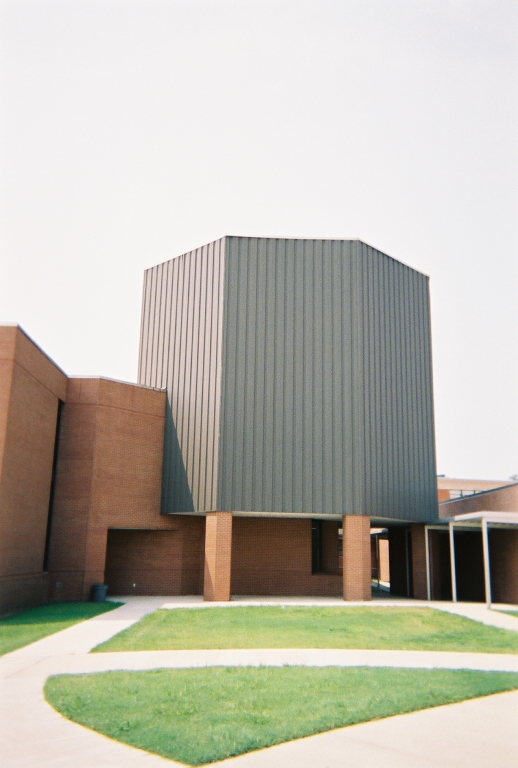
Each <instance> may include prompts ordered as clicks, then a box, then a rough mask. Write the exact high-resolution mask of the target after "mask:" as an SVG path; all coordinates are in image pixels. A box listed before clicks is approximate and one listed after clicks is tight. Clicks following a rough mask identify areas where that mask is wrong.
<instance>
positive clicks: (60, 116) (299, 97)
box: [0, 0, 518, 479]
mask: <svg viewBox="0 0 518 768" xmlns="http://www.w3.org/2000/svg"><path fill="white" fill-rule="evenodd" d="M517 73H518V2H516V0H419V2H416V1H415V0H391V2H387V0H338V1H336V2H335V1H334V0H310V1H308V0H293V1H292V0H272V1H270V0H259V1H257V0H181V1H180V2H178V0H163V1H162V0H141V1H139V2H135V1H134V0H37V1H34V0H9V1H6V0H2V1H1V2H0V163H1V167H0V178H1V182H0V321H5V322H15V323H19V324H20V325H21V326H22V327H23V328H24V330H25V331H26V332H27V333H28V334H29V335H30V336H31V337H32V338H33V339H34V340H35V341H36V342H37V343H38V344H39V345H40V346H41V347H42V348H43V349H44V350H45V351H46V352H47V353H48V354H49V356H50V357H51V358H52V359H54V360H55V361H56V362H57V363H58V364H59V365H60V366H61V368H63V370H64V371H65V372H66V373H67V374H70V375H102V376H108V377H111V378H115V379H122V380H127V381H136V376H137V362H138V344H139V330H140V309H141V300H142V279H143V271H144V269H146V268H148V267H150V266H153V265H154V264H157V263H159V262H161V261H165V260H166V259H170V258H172V257H174V256H176V255H179V254H181V253H183V252H185V251H187V250H189V249H191V248H195V247H197V246H199V245H203V244H204V243H206V242H209V241H211V240H214V239H216V238H218V237H220V236H222V235H225V234H235V235H251V236H254V235H255V236H265V237H283V236H287V237H315V238H320V237H324V238H340V239H341V238H360V239H362V240H364V241H365V242H367V243H370V244H371V245H374V246H375V247H376V248H378V249H379V250H381V251H384V252H385V253H388V254H389V255H391V256H393V257H394V258H396V259H399V260H401V261H403V262H405V263H406V264H408V265H410V266H411V267H414V268H415V269H418V270H420V271H422V272H425V273H426V274H428V275H429V276H430V290H431V302H432V339H433V348H434V351H433V364H434V390H435V417H436V441H437V471H438V472H439V473H441V474H446V475H447V476H449V477H462V478H481V479H507V478H508V477H510V476H511V475H514V474H515V473H518V256H517V242H518V215H517V214H518V151H517V150H518V146H517V145H518V87H517V86H518V83H517Z"/></svg>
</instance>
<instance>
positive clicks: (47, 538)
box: [43, 400, 64, 571]
mask: <svg viewBox="0 0 518 768" xmlns="http://www.w3.org/2000/svg"><path fill="white" fill-rule="evenodd" d="M63 405H64V403H63V401H62V400H60V401H59V402H58V413H57V419H56V435H55V437H54V458H53V460H52V478H51V481H50V494H49V510H48V513H47V534H46V536H45V552H44V554H43V570H44V571H48V569H49V550H50V536H51V532H52V507H53V506H54V491H55V488H56V469H57V463H58V445H59V429H60V427H61V412H62V410H63Z"/></svg>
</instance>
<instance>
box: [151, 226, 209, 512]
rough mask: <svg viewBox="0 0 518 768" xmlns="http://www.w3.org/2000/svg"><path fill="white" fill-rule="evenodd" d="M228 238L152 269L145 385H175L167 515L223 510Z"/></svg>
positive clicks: (165, 486)
mask: <svg viewBox="0 0 518 768" xmlns="http://www.w3.org/2000/svg"><path fill="white" fill-rule="evenodd" d="M223 279H224V239H223V240H217V241H216V242H214V243H210V244H209V245H206V246H204V247H203V248H198V249H197V250H195V251H191V252H189V253H186V254H183V255H182V256H178V257H176V258H174V259H171V260H170V261H167V262H165V263H163V264H159V265H158V266H156V267H153V268H151V269H148V270H146V272H145V274H144V290H143V309H142V324H141V344H140V357H139V383H140V384H146V385H148V386H152V387H160V388H165V389H167V394H168V398H167V414H166V429H165V439H164V467H163V479H162V512H163V513H169V512H190V511H205V510H210V509H216V508H217V507H216V502H217V466H218V435H219V410H220V409H219V403H220V392H221V382H220V377H221V342H222V317H223Z"/></svg>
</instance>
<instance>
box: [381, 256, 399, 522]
mask: <svg viewBox="0 0 518 768" xmlns="http://www.w3.org/2000/svg"><path fill="white" fill-rule="evenodd" d="M384 261H385V262H386V265H387V293H388V295H387V299H388V318H387V320H388V322H387V329H388V349H389V366H388V370H389V378H388V381H387V407H388V413H389V420H390V443H389V450H388V451H387V459H388V460H387V478H386V483H387V485H386V490H385V493H386V496H387V503H388V508H389V514H390V516H391V517H392V516H393V515H394V490H393V484H394V469H395V466H394V464H395V462H394V459H395V452H396V438H397V433H396V414H395V413H394V405H395V403H394V385H395V383H396V381H395V370H394V362H395V352H394V297H393V278H394V264H393V261H392V259H388V258H387V257H385V258H384Z"/></svg>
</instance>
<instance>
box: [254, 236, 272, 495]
mask: <svg viewBox="0 0 518 768" xmlns="http://www.w3.org/2000/svg"><path fill="white" fill-rule="evenodd" d="M256 242H257V269H258V272H257V274H258V281H257V282H258V302H257V308H256V311H258V313H259V314H257V315H256V325H257V328H260V331H261V332H260V333H259V334H258V336H257V338H256V345H257V347H256V370H257V371H258V373H257V376H256V384H257V386H256V401H255V404H256V411H255V414H254V431H255V432H256V436H257V439H256V440H255V449H256V453H255V463H254V469H255V470H256V469H257V468H258V469H259V472H257V471H255V472H254V480H255V483H254V487H253V497H252V503H253V505H254V508H257V507H258V508H259V509H262V506H263V501H264V488H265V482H264V477H265V451H264V440H265V411H266V375H267V374H266V370H265V368H266V366H265V360H266V349H267V344H266V333H267V327H268V324H267V319H266V313H265V312H264V309H265V308H266V301H267V283H268V265H267V243H268V241H267V240H265V239H264V238H257V241H256ZM261 307H262V308H263V313H262V314H260V308H261ZM259 371H260V373H259Z"/></svg>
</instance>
